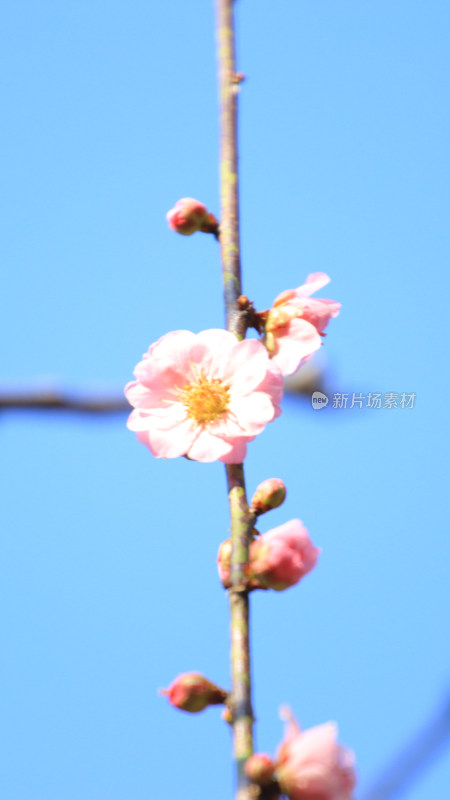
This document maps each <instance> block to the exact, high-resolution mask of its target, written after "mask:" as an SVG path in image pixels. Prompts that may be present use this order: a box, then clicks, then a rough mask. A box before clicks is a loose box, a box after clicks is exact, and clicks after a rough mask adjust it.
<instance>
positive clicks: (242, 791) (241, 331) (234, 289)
mask: <svg viewBox="0 0 450 800" xmlns="http://www.w3.org/2000/svg"><path fill="white" fill-rule="evenodd" d="M216 2H217V47H218V62H219V92H220V196H221V219H220V250H221V257H222V276H223V290H224V301H225V317H226V326H227V330H229V331H232V332H233V333H234V334H236V336H237V337H238V338H239V339H243V338H244V337H245V334H246V328H247V324H246V318H245V314H243V313H242V312H241V311H240V310H239V306H238V302H237V301H238V298H239V297H240V295H241V294H242V288H241V262H240V240H239V181H238V153H237V96H238V82H237V79H236V66H235V46H234V13H233V0H216ZM226 474H227V482H228V498H229V503H230V516H231V543H232V550H231V588H230V589H229V599H230V616H231V620H230V626H231V675H232V689H231V710H232V717H233V719H232V727H233V744H234V757H235V759H236V763H237V798H238V799H239V800H249V798H250V793H249V789H248V787H249V780H248V779H247V777H246V775H245V773H244V764H245V761H246V760H247V758H248V757H249V756H250V755H251V754H252V752H253V711H252V701H251V671H250V630H249V596H248V591H247V589H246V586H245V568H246V565H247V564H248V558H249V546H250V541H251V537H252V530H253V525H254V522H255V519H254V516H253V515H252V514H251V512H250V510H249V507H248V503H247V498H246V493H245V478H244V468H243V465H242V464H228V465H227V466H226Z"/></svg>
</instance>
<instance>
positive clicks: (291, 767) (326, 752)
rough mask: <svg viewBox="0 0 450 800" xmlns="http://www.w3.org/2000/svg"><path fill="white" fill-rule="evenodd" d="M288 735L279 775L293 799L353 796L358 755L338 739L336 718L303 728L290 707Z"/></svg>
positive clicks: (283, 788) (329, 799)
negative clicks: (343, 745) (313, 726)
mask: <svg viewBox="0 0 450 800" xmlns="http://www.w3.org/2000/svg"><path fill="white" fill-rule="evenodd" d="M288 715H289V718H288V726H287V731H286V736H285V739H284V741H283V742H282V744H281V746H280V749H279V751H278V762H277V765H276V778H277V780H278V782H279V784H280V788H281V791H282V793H283V794H285V795H287V797H289V799H290V800H351V793H352V791H353V789H354V787H355V783H356V775H355V770H354V756H353V753H352V752H351V751H350V750H346V749H345V748H344V747H341V745H339V744H338V743H337V741H336V736H337V726H336V725H335V724H334V723H333V722H327V723H325V724H324V725H318V726H317V727H315V728H310V729H309V730H306V731H301V730H300V728H299V726H298V725H297V723H296V721H295V719H294V718H293V717H292V715H291V714H290V712H289V711H288Z"/></svg>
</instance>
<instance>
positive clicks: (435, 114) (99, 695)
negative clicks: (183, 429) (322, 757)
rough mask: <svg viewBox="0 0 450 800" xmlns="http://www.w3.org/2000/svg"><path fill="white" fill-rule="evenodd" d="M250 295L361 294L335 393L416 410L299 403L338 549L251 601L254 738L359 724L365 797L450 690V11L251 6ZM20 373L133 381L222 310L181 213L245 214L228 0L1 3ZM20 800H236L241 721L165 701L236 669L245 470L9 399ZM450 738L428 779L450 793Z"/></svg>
mask: <svg viewBox="0 0 450 800" xmlns="http://www.w3.org/2000/svg"><path fill="white" fill-rule="evenodd" d="M237 12H238V52H239V69H240V70H242V71H243V72H244V73H245V74H246V76H247V79H246V82H245V83H244V84H243V87H242V91H241V119H240V155H241V176H242V183H241V200H242V253H243V270H244V290H245V292H246V294H248V295H249V297H251V299H252V300H254V302H255V304H256V306H257V307H259V308H265V307H267V306H269V305H270V303H271V301H272V300H273V298H274V297H275V295H276V294H278V293H279V292H280V291H282V290H283V289H285V288H292V287H295V286H298V285H300V284H301V283H303V282H304V279H305V277H306V275H307V274H308V273H309V272H316V271H323V272H327V273H328V274H329V275H330V277H331V278H332V283H331V284H330V287H327V288H326V290H324V291H323V292H322V296H325V297H331V298H333V299H336V300H339V301H340V302H341V303H342V313H341V315H340V317H339V318H338V319H336V320H334V321H333V322H332V323H331V324H330V327H329V332H328V336H327V338H326V343H325V346H324V348H322V351H321V354H320V363H321V364H322V365H323V366H324V367H325V368H326V369H327V372H328V374H329V376H330V384H331V386H332V388H333V390H334V391H341V392H350V393H351V392H353V391H355V392H358V393H359V392H362V393H364V394H366V393H368V392H381V393H386V392H398V393H402V392H407V393H411V392H414V393H415V394H416V401H415V407H414V408H413V409H380V410H375V409H374V410H370V409H368V410H359V409H356V410H355V409H354V410H352V411H350V410H336V411H334V412H333V411H332V410H331V411H330V410H329V409H327V410H325V411H321V412H320V413H317V412H314V411H313V410H312V409H311V408H310V407H309V405H308V404H307V403H306V404H305V403H301V402H298V401H296V400H294V399H293V398H292V397H286V401H285V404H284V411H283V415H282V417H281V418H280V419H279V420H278V421H277V422H276V423H274V424H273V425H270V426H269V427H268V428H267V429H266V431H265V432H264V434H263V435H261V436H260V437H259V438H258V439H257V440H256V441H255V442H254V443H253V444H252V445H251V447H250V450H249V455H248V459H247V463H246V472H247V476H248V487H249V491H250V492H252V491H253V490H254V488H255V487H256V485H257V484H258V483H259V482H260V481H261V480H263V479H264V478H267V477H272V476H278V477H281V478H283V480H284V481H285V483H286V485H287V488H288V498H287V500H286V503H285V505H284V506H283V507H282V508H280V509H278V510H276V511H274V512H272V513H271V514H270V515H269V516H267V517H265V518H264V519H263V520H261V525H260V529H261V531H265V530H268V529H269V528H270V527H273V526H275V525H277V524H281V523H282V522H284V521H286V520H287V519H291V518H293V517H299V518H301V519H302V520H303V521H304V523H305V524H306V525H307V527H308V529H309V531H310V534H311V537H312V539H313V541H314V542H315V543H316V544H317V545H319V546H320V547H321V548H322V550H323V554H322V556H321V560H320V563H319V565H318V567H317V569H316V570H315V571H314V572H313V573H312V574H311V575H309V576H308V577H307V578H306V579H305V580H304V582H303V583H302V584H301V585H300V586H298V587H296V588H294V589H291V590H289V591H287V592H284V593H282V594H275V593H273V594H270V593H261V594H258V595H256V594H255V595H254V597H253V598H252V609H253V611H252V616H253V627H254V633H253V636H254V639H253V668H254V685H255V708H256V714H257V718H258V724H257V745H258V747H259V748H260V749H263V750H266V751H269V752H270V751H273V750H274V748H275V747H276V745H277V743H278V742H279V740H280V738H281V734H282V725H281V722H280V721H279V719H278V708H279V706H280V705H281V704H282V703H288V704H290V705H291V706H292V707H293V709H294V711H295V713H296V715H297V716H298V718H299V719H300V720H301V722H302V724H303V725H304V726H310V725H315V724H319V723H321V722H325V721H327V720H329V719H335V720H337V721H338V723H339V726H340V731H341V740H342V741H343V742H344V743H346V744H347V745H349V746H351V747H353V748H354V750H355V751H356V754H357V758H358V764H359V775H360V786H361V795H362V790H363V789H364V787H368V786H369V784H370V783H371V780H372V779H373V778H374V777H375V776H376V775H377V774H378V772H379V770H380V769H381V768H382V767H383V765H384V764H385V763H386V761H388V760H390V758H391V757H392V756H393V755H394V754H395V753H396V752H397V751H398V750H401V749H402V747H403V746H404V745H405V743H406V742H407V741H408V740H409V739H410V738H412V737H413V736H414V735H415V733H416V732H417V731H418V730H419V729H420V728H421V726H422V725H424V724H426V722H427V721H428V719H429V718H431V717H432V716H433V715H434V714H435V713H437V710H438V708H439V706H440V704H441V703H442V702H443V701H444V699H445V698H446V697H447V696H448V694H449V692H450V652H449V650H450V648H449V639H448V615H449V605H450V604H449V596H448V567H447V564H448V557H449V550H450V545H449V540H448V534H447V530H446V528H447V526H446V522H447V517H448V512H447V485H448V481H447V479H446V478H447V476H446V468H447V465H448V444H447V442H448V425H447V419H448V412H447V396H448V377H447V369H446V362H445V356H446V341H447V338H448V310H447V296H448V286H449V278H448V263H449V258H448V256H449V234H448V211H449V189H448V168H449V155H448V141H449V133H450V132H449V111H448V109H449V96H448V95H449V90H448V86H449V54H448V32H449V17H450V9H449V7H448V4H447V3H444V2H435V3H431V4H427V5H425V4H424V3H420V2H418V1H417V0H412V2H411V0H410V2H406V1H405V2H402V1H400V0H397V1H396V2H393V3H392V2H387V1H386V0H379V2H377V3H361V2H356V1H355V0H349V2H347V3H345V4H342V3H339V4H338V3H334V2H330V0H322V2H320V3H310V2H304V0H300V1H299V0H284V1H283V2H278V3H273V2H269V0H260V2H259V3H258V4H255V3H251V2H250V0H240V1H239V2H238V3H237ZM0 14H1V29H2V38H3V47H2V50H3V62H4V63H3V69H2V72H3V81H4V82H3V89H2V94H3V103H2V105H3V109H4V119H3V124H2V128H1V131H0V141H1V149H2V153H3V155H4V158H3V168H2V173H3V181H2V182H3V186H4V191H3V193H2V200H1V202H2V209H1V215H0V217H1V223H0V224H1V226H2V228H3V230H2V235H1V238H0V241H1V245H0V248H1V262H2V265H3V269H4V272H3V281H2V293H1V301H0V302H1V315H0V328H1V337H2V341H3V343H4V346H3V348H2V359H1V367H0V369H1V373H0V380H1V384H2V385H3V386H4V387H11V386H14V387H26V386H31V387H39V386H58V387H65V388H68V389H73V390H74V391H79V392H81V391H83V390H85V391H86V392H87V391H92V392H97V391H111V392H120V391H121V390H122V387H123V385H124V384H125V383H126V381H128V380H129V379H130V378H131V376H132V370H133V368H134V366H135V364H136V363H137V362H138V361H139V360H140V358H141V355H142V353H143V352H144V351H145V350H146V349H147V348H148V346H149V344H150V343H152V342H153V341H155V340H156V339H157V338H158V337H159V336H161V335H163V334H164V333H166V332H167V331H170V330H173V329H180V328H187V329H190V330H194V331H198V330H203V329H205V328H209V327H218V326H221V325H222V324H223V309H222V291H221V284H220V268H219V256H218V248H217V245H216V243H215V242H214V241H213V239H212V237H207V236H200V235H198V236H195V237H192V238H190V239H186V238H184V237H181V236H176V235H175V234H173V233H171V232H170V231H169V230H168V229H167V225H166V222H165V213H166V211H167V210H168V209H169V208H170V207H171V206H173V204H174V202H175V201H176V200H177V199H178V198H179V197H183V196H193V197H198V198H199V199H201V200H203V201H204V202H205V203H206V204H207V205H208V207H209V208H210V209H211V211H213V212H216V213H218V211H219V205H218V170H217V152H218V115H217V85H216V83H217V82H216V64H215V51H214V33H213V31H214V13H213V3H212V2H209V3H205V2H200V0H193V1H192V2H191V3H189V4H187V3H184V2H181V0H175V1H174V2H173V3H170V4H163V3H154V4H148V3H144V2H141V1H140V0H136V2H134V3H131V4H128V5H124V4H122V3H118V2H112V3H108V5H106V4H105V3H102V2H99V0H97V1H96V0H91V2H89V3H87V2H85V1H84V0H80V1H79V2H77V3H71V2H67V3H50V2H48V0H47V1H46V0H39V2H36V1H35V0H32V1H31V2H24V1H23V0H18V2H15V3H13V4H5V5H4V7H3V9H2V10H1V12H0ZM1 421H2V425H1V428H0V437H1V444H2V453H3V459H2V463H3V473H2V484H3V488H4V500H3V502H2V505H1V511H0V519H1V529H2V551H3V553H2V563H3V565H4V574H3V581H2V584H3V585H2V589H1V602H0V609H1V612H0V613H1V616H2V628H3V630H4V633H5V655H4V657H3V658H2V666H1V672H2V679H1V684H2V689H3V691H2V693H1V695H2V701H1V702H2V721H3V726H4V744H3V746H2V751H3V752H2V756H3V759H4V763H3V764H2V766H1V771H2V773H3V774H2V785H3V787H4V788H3V789H2V795H3V796H4V797H5V800H106V798H108V800H144V798H149V797H151V798H152V800H163V798H166V797H167V796H171V797H177V796H178V797H179V796H183V797H184V798H185V800H194V798H195V800H203V798H205V800H206V798H210V797H211V796H214V797H215V798H216V800H225V799H226V798H229V797H230V796H231V770H230V759H229V754H230V741H229V732H228V731H227V730H226V728H225V725H224V724H223V723H222V722H221V721H220V718H219V713H218V712H216V710H213V709H212V710H209V711H207V712H205V713H204V714H202V715H198V716H196V717H191V716H188V715H183V714H181V713H177V712H176V711H174V710H172V709H171V708H170V707H169V706H168V705H167V703H166V701H165V700H164V698H160V697H158V696H157V689H158V688H159V687H161V686H167V685H168V684H169V683H170V681H171V680H172V679H173V678H174V677H175V675H177V674H178V673H179V672H183V671H186V670H200V671H203V672H204V673H205V674H206V675H207V676H208V677H209V678H211V679H212V680H215V681H217V682H219V683H222V684H224V685H227V682H228V615H227V604H226V596H225V594H224V592H223V591H222V589H221V587H220V585H219V583H218V579H217V575H216V569H215V558H216V552H217V548H218V545H219V543H220V541H222V540H223V539H225V538H227V535H228V524H229V522H228V510H227V503H226V494H225V477H224V470H223V466H222V465H221V464H212V465H203V464H192V463H188V462H187V461H186V460H184V459H179V460H173V461H161V460H156V459H154V458H153V457H152V456H151V455H150V454H149V453H148V451H147V450H146V449H145V448H144V447H142V446H141V445H139V444H138V443H137V442H136V440H135V438H134V436H133V434H131V433H130V432H128V431H127V430H126V427H125V418H122V417H115V418H111V419H102V420H100V419H89V420H86V419H81V418H75V417H72V418H71V417H66V416H63V415H59V416H57V415H53V416H43V415H37V414H19V413H16V414H4V415H3V417H2V420H1ZM449 781H450V755H449V752H448V750H446V751H444V752H443V754H442V755H441V757H440V758H439V760H436V762H435V764H434V765H433V767H432V768H430V769H429V770H428V771H427V772H426V773H425V774H424V775H423V776H422V778H421V779H420V780H418V781H417V782H416V783H415V784H414V786H413V787H412V788H411V790H410V791H409V793H408V794H405V797H408V798H409V800H428V798H430V797H442V798H443V797H446V796H447V794H448V788H447V787H448V785H449Z"/></svg>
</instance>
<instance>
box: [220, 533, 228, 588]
mask: <svg viewBox="0 0 450 800" xmlns="http://www.w3.org/2000/svg"><path fill="white" fill-rule="evenodd" d="M230 568H231V539H226V541H225V542H222V544H221V545H220V547H219V552H218V554H217V569H218V571H219V578H220V580H221V581H222V583H223V585H224V586H225V588H226V589H228V588H229V586H231V582H230Z"/></svg>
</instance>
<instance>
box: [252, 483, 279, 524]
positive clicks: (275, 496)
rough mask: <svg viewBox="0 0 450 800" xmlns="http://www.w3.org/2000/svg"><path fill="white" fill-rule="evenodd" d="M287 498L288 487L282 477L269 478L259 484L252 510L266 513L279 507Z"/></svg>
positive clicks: (258, 513)
mask: <svg viewBox="0 0 450 800" xmlns="http://www.w3.org/2000/svg"><path fill="white" fill-rule="evenodd" d="M285 499H286V487H285V485H284V483H283V481H282V480H280V478H268V479H267V480H266V481H263V482H262V483H260V484H259V486H258V488H257V490H256V492H255V494H254V495H253V498H252V504H251V510H252V511H253V512H254V513H255V514H257V515H258V516H259V515H260V514H265V513H266V511H270V510H271V509H272V508H278V506H281V505H282V503H284V501H285Z"/></svg>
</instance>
